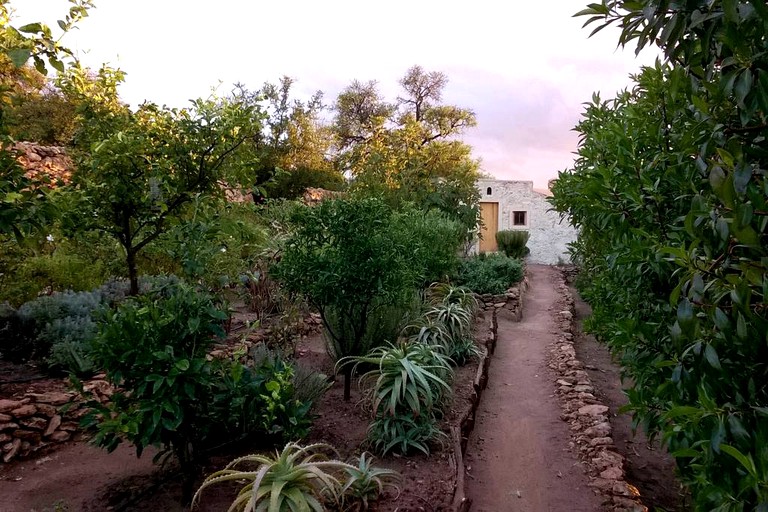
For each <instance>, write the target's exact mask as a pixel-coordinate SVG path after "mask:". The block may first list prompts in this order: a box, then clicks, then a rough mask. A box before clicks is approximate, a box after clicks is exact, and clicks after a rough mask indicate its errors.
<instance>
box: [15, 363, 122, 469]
mask: <svg viewBox="0 0 768 512" xmlns="http://www.w3.org/2000/svg"><path fill="white" fill-rule="evenodd" d="M62 387H63V386H62ZM83 389H84V391H85V392H87V393H90V394H91V396H92V397H93V398H94V399H96V400H99V401H105V400H108V399H109V397H110V396H111V395H112V392H113V388H112V386H111V385H110V384H109V383H108V382H107V381H105V380H104V379H103V378H95V379H92V380H89V381H86V382H85V383H84V386H83ZM86 412H87V408H86V407H85V406H84V403H83V400H82V398H81V397H80V396H79V394H78V393H76V392H74V391H66V392H65V391H47V392H44V393H36V392H34V388H32V390H30V391H28V392H26V393H24V394H22V395H20V396H18V397H17V398H14V399H10V400H9V399H0V454H2V459H0V460H2V463H6V464H7V463H9V462H11V461H12V460H14V459H23V458H25V457H28V456H30V455H35V454H38V453H42V452H45V451H51V450H52V449H54V448H55V447H56V446H57V445H59V444H61V443H65V442H67V441H69V440H70V439H74V438H75V437H76V436H77V435H78V434H79V432H80V426H79V420H80V418H81V417H82V416H83V415H84V414H85V413H86ZM2 463H0V466H1V465H2Z"/></svg>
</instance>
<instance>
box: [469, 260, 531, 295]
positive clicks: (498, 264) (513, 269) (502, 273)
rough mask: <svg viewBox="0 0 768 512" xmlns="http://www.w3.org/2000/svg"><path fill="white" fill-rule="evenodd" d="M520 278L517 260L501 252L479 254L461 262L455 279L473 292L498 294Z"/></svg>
mask: <svg viewBox="0 0 768 512" xmlns="http://www.w3.org/2000/svg"><path fill="white" fill-rule="evenodd" d="M522 279H523V266H522V265H521V264H520V261H519V260H516V259H513V258H509V257H507V256H505V255H503V254H488V255H485V254H480V255H478V256H475V257H472V258H469V259H467V260H465V261H464V262H462V264H461V266H460V267H459V271H458V273H457V274H456V279H455V280H456V282H457V283H458V284H459V285H461V286H466V287H467V288H469V289H470V290H472V291H473V292H475V293H479V294H484V293H491V294H500V293H504V292H505V291H507V289H509V287H510V286H512V285H513V284H515V283H517V282H519V281H520V280H522Z"/></svg>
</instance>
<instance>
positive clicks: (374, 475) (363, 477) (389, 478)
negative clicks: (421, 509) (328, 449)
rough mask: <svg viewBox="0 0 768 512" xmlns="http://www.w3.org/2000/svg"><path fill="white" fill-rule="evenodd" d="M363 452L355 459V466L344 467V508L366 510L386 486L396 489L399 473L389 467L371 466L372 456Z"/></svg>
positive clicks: (342, 493)
mask: <svg viewBox="0 0 768 512" xmlns="http://www.w3.org/2000/svg"><path fill="white" fill-rule="evenodd" d="M366 455H367V454H366V453H365V452H363V454H362V455H360V458H359V459H358V461H357V466H352V465H350V466H349V467H345V468H344V471H345V472H346V473H347V480H346V482H344V486H343V487H342V488H341V496H342V501H343V504H342V505H343V508H344V510H350V511H351V510H356V511H357V510H360V511H364V510H368V507H369V505H370V504H371V503H372V502H375V501H376V500H377V499H378V498H379V495H380V494H381V493H382V492H384V489H385V488H386V487H392V488H394V489H398V490H399V487H398V486H397V482H398V481H399V480H400V475H399V474H398V473H397V472H396V471H393V470H391V469H384V468H377V467H375V466H373V465H372V464H373V457H366Z"/></svg>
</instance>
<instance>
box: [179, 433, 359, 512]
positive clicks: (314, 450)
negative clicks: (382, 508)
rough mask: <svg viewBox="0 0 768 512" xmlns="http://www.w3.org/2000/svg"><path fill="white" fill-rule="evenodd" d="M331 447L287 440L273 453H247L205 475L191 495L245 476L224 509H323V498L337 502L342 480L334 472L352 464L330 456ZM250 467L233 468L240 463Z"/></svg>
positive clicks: (197, 496)
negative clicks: (280, 450)
mask: <svg viewBox="0 0 768 512" xmlns="http://www.w3.org/2000/svg"><path fill="white" fill-rule="evenodd" d="M327 453H333V454H335V450H334V449H333V447H331V446H330V445H327V444H323V443H317V444H311V445H308V446H303V447H302V446H300V445H298V444H297V443H288V444H287V445H285V448H283V451H282V452H280V453H277V452H276V453H275V457H274V458H273V457H269V456H266V455H246V456H245V457H240V458H237V459H235V460H233V461H232V462H230V463H229V464H227V466H226V468H224V469H222V470H221V471H217V472H215V473H213V474H212V475H210V476H208V477H207V478H206V479H205V481H204V482H203V484H202V485H201V486H200V488H199V489H198V490H197V492H196V493H195V496H194V498H193V499H192V504H193V506H194V505H195V504H196V503H197V502H198V500H199V499H200V496H201V494H202V492H203V490H204V489H205V488H206V487H209V486H211V485H214V484H218V483H221V482H228V481H240V480H245V481H246V482H247V483H246V484H245V486H243V488H242V489H240V492H239V493H238V495H237V497H236V498H235V500H234V501H233V502H232V504H231V505H230V506H229V508H228V509H227V512H283V511H291V512H299V511H301V512H323V511H324V510H326V507H324V505H323V503H324V502H330V503H331V504H332V505H334V506H337V505H338V504H339V503H340V489H341V488H342V484H341V483H340V482H339V480H338V478H337V477H336V476H335V474H338V473H340V472H341V471H346V470H349V469H356V468H355V466H352V465H350V464H347V463H346V462H341V461H339V460H329V459H328V458H327V456H326V454H327ZM249 464H250V465H252V466H255V468H254V469H251V470H243V469H236V468H238V467H240V466H243V465H249Z"/></svg>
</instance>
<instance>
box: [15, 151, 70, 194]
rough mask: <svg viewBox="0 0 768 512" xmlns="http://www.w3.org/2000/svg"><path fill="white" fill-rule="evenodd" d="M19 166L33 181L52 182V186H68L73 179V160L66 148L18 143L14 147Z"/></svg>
mask: <svg viewBox="0 0 768 512" xmlns="http://www.w3.org/2000/svg"><path fill="white" fill-rule="evenodd" d="M12 149H13V151H15V152H16V153H17V157H16V158H17V159H18V161H19V165H21V167H22V168H23V169H24V170H26V173H25V174H26V175H27V176H28V177H29V178H32V179H41V180H51V182H52V183H51V184H52V185H54V186H55V185H57V184H66V183H69V181H70V180H71V179H72V169H73V167H74V166H73V164H72V160H71V159H70V158H69V156H67V153H66V152H65V151H64V148H60V147H55V146H40V145H39V144H35V143H34V142H17V143H16V144H14V145H13V148H12Z"/></svg>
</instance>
